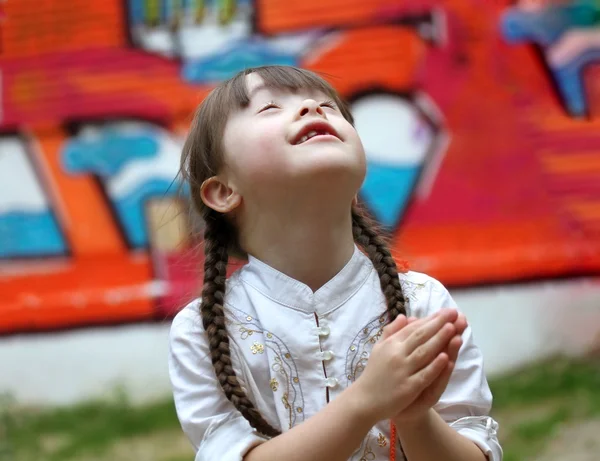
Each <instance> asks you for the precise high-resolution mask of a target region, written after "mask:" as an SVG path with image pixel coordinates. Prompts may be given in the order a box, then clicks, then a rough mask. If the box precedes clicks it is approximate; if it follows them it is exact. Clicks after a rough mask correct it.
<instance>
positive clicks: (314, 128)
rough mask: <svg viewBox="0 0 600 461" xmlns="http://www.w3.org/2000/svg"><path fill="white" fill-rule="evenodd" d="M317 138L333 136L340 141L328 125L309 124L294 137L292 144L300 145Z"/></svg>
mask: <svg viewBox="0 0 600 461" xmlns="http://www.w3.org/2000/svg"><path fill="white" fill-rule="evenodd" d="M317 136H334V137H336V138H338V139H340V137H339V136H338V134H337V133H336V131H335V130H334V129H333V127H331V126H330V125H329V124H328V123H323V122H321V123H309V124H308V125H306V126H305V127H304V128H302V129H301V130H300V132H299V133H298V134H297V135H296V137H295V140H294V143H293V144H294V145H298V144H302V143H304V142H306V141H308V140H309V139H312V138H314V137H317Z"/></svg>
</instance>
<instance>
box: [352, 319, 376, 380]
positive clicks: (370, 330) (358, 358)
mask: <svg viewBox="0 0 600 461" xmlns="http://www.w3.org/2000/svg"><path fill="white" fill-rule="evenodd" d="M382 320H383V321H382ZM385 320H386V314H385V313H383V314H380V315H378V316H377V317H375V318H373V319H371V320H370V321H369V323H367V325H366V326H364V327H362V328H361V329H360V330H359V332H358V334H357V335H356V336H355V337H354V339H353V340H352V342H351V343H350V346H349V348H348V353H347V354H346V377H347V378H348V385H350V382H351V381H355V380H356V379H357V378H358V377H359V376H360V374H361V373H362V372H363V371H364V369H365V367H366V366H367V361H368V360H369V353H370V350H371V348H372V347H373V345H374V344H375V343H376V342H377V340H378V339H379V338H380V337H381V335H382V334H383V326H384V324H385Z"/></svg>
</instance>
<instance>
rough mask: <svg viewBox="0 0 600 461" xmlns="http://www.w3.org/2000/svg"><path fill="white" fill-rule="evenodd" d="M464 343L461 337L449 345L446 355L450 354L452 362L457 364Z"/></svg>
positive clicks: (453, 339)
mask: <svg viewBox="0 0 600 461" xmlns="http://www.w3.org/2000/svg"><path fill="white" fill-rule="evenodd" d="M462 343H463V341H462V338H461V337H460V336H455V337H454V338H452V339H451V340H450V342H449V343H448V349H447V350H446V353H447V354H448V358H449V359H450V361H451V362H456V359H457V358H458V352H459V351H460V348H461V346H462Z"/></svg>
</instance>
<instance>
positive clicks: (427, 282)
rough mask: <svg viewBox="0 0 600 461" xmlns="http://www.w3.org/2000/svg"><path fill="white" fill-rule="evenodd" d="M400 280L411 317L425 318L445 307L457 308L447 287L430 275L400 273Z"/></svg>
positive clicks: (413, 272) (409, 272)
mask: <svg viewBox="0 0 600 461" xmlns="http://www.w3.org/2000/svg"><path fill="white" fill-rule="evenodd" d="M399 278H400V285H401V286H402V291H403V293H404V298H405V299H406V300H407V302H408V307H409V312H410V315H412V316H415V317H424V316H427V315H430V314H432V313H434V312H435V311H437V310H439V309H442V308H444V307H454V308H456V303H455V302H454V300H453V299H452V297H451V296H450V293H449V292H448V290H447V289H446V287H445V286H444V285H443V284H442V283H441V282H440V281H439V280H437V279H435V278H433V277H431V276H430V275H427V274H424V273H422V272H415V271H407V272H403V273H400V274H399Z"/></svg>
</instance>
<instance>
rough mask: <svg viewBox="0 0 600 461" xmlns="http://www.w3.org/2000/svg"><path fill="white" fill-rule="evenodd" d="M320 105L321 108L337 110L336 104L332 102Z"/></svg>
mask: <svg viewBox="0 0 600 461" xmlns="http://www.w3.org/2000/svg"><path fill="white" fill-rule="evenodd" d="M320 105H321V107H329V108H330V109H337V106H336V105H335V102H333V101H332V100H329V101H325V102H322V103H321V104H320Z"/></svg>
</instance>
